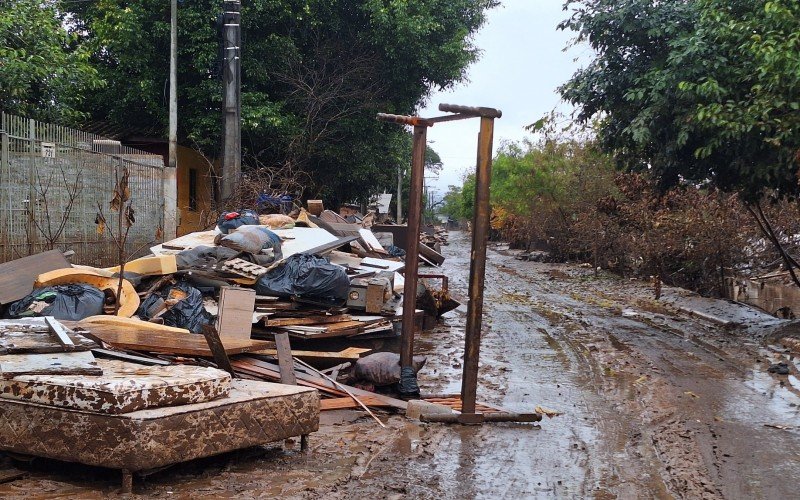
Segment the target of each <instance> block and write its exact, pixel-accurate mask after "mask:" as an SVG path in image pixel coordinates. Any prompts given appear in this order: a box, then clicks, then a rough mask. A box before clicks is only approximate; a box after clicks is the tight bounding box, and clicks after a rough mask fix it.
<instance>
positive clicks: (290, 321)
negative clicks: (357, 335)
mask: <svg viewBox="0 0 800 500" xmlns="http://www.w3.org/2000/svg"><path fill="white" fill-rule="evenodd" d="M344 321H352V318H351V317H350V315H349V314H337V315H335V316H307V317H305V318H303V317H300V318H268V319H265V320H264V326H300V325H322V324H327V323H341V322H344Z"/></svg>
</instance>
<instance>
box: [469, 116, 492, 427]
mask: <svg viewBox="0 0 800 500" xmlns="http://www.w3.org/2000/svg"><path fill="white" fill-rule="evenodd" d="M493 134H494V118H487V117H483V116H482V117H481V130H480V135H479V136H478V166H477V175H476V183H475V184H476V185H475V213H474V215H473V219H472V227H473V229H472V255H471V262H470V269H469V305H468V306H467V327H466V338H465V341H464V372H463V378H462V385H461V401H462V403H461V404H462V408H461V413H462V416H464V415H469V414H474V413H475V399H476V393H477V389H478V358H479V355H480V347H481V320H482V314H483V284H484V278H485V275H486V242H487V240H488V237H489V216H490V212H491V208H490V206H489V183H490V182H491V179H492V139H493V137H492V136H493ZM467 418H468V417H467Z"/></svg>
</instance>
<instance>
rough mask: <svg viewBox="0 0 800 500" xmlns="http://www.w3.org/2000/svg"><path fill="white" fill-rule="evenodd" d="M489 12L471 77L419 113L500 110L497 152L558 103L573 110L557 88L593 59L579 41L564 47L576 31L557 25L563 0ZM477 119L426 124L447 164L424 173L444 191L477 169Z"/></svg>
mask: <svg viewBox="0 0 800 500" xmlns="http://www.w3.org/2000/svg"><path fill="white" fill-rule="evenodd" d="M502 3H503V5H502V6H501V7H498V8H495V9H493V10H491V11H489V14H488V22H487V23H486V24H485V25H484V26H483V28H482V29H481V31H480V32H478V34H477V35H476V37H475V45H476V46H477V47H479V48H480V49H481V50H482V51H483V53H482V55H481V57H480V59H479V60H478V62H476V63H475V64H473V65H472V66H471V67H470V68H469V69H468V75H469V81H467V82H464V83H462V84H460V85H458V86H456V87H455V88H454V89H452V90H450V91H447V92H436V93H434V94H433V96H432V97H431V99H430V100H429V102H428V104H427V106H426V107H425V108H423V109H422V110H420V113H419V114H420V116H425V117H431V116H437V115H440V114H442V113H440V112H439V111H438V109H437V108H438V106H439V104H440V103H449V104H462V105H466V106H487V107H492V108H498V109H500V110H502V112H503V117H502V118H501V119H499V120H496V121H495V133H494V146H495V151H496V150H497V146H498V145H499V144H500V143H501V141H504V140H505V141H518V140H521V139H523V138H524V137H526V136H529V135H530V134H528V133H527V132H525V130H524V129H523V127H524V126H525V125H528V124H530V123H533V122H535V121H536V120H538V119H539V118H541V117H542V116H544V115H545V114H547V113H548V112H549V111H551V110H552V109H554V108H559V109H560V110H562V111H564V110H568V109H569V108H568V107H566V106H565V105H564V104H563V103H561V101H560V98H559V97H558V94H557V93H556V87H558V86H559V85H561V84H562V83H564V82H565V81H566V80H568V79H569V77H570V76H572V74H573V73H574V72H575V70H577V69H578V68H579V67H580V63H579V62H575V59H576V58H580V59H581V60H582V61H584V62H585V61H586V60H587V59H588V56H589V54H588V51H587V50H586V49H582V48H578V47H575V48H571V49H569V50H568V51H567V52H564V51H563V49H564V48H565V47H566V46H567V45H568V43H569V41H570V39H571V38H572V37H573V34H572V33H571V32H563V31H558V30H556V26H557V25H558V23H559V22H561V21H562V20H563V19H564V18H566V17H567V13H566V12H564V11H563V10H562V4H563V1H562V0H502ZM477 133H478V120H477V119H475V120H464V121H457V122H450V123H441V124H439V125H436V126H434V127H432V128H430V129H429V130H428V141H429V144H430V146H431V147H432V148H433V149H435V150H436V152H438V153H439V155H440V156H441V157H442V161H443V163H444V168H443V170H442V172H441V174H440V175H439V179H438V180H435V179H426V183H427V184H428V186H431V188H434V189H436V190H437V191H438V194H439V196H441V195H442V194H443V193H444V192H445V191H446V190H447V186H448V185H450V184H456V185H460V184H461V176H462V173H463V172H464V171H465V170H467V169H470V170H474V168H475V159H476V152H477Z"/></svg>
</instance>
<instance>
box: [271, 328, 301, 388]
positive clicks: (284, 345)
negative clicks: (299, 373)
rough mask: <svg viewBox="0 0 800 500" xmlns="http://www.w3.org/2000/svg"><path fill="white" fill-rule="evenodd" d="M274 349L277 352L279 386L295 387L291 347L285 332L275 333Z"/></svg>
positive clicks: (295, 380) (295, 379)
mask: <svg viewBox="0 0 800 500" xmlns="http://www.w3.org/2000/svg"><path fill="white" fill-rule="evenodd" d="M275 347H276V349H277V351H278V366H279V367H280V373H281V384H287V385H297V378H296V377H295V376H294V360H293V359H292V347H291V345H290V344H289V334H288V333H285V332H284V333H276V334H275Z"/></svg>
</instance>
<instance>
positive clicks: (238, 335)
mask: <svg viewBox="0 0 800 500" xmlns="http://www.w3.org/2000/svg"><path fill="white" fill-rule="evenodd" d="M255 303H256V291H255V290H253V289H251V288H238V287H229V286H224V287H222V288H220V292H219V309H218V310H219V312H218V316H217V327H216V328H217V331H218V332H219V337H220V338H221V339H222V340H223V343H224V342H227V341H228V340H229V339H231V340H249V339H250V332H251V330H252V329H253V311H254V310H255Z"/></svg>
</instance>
